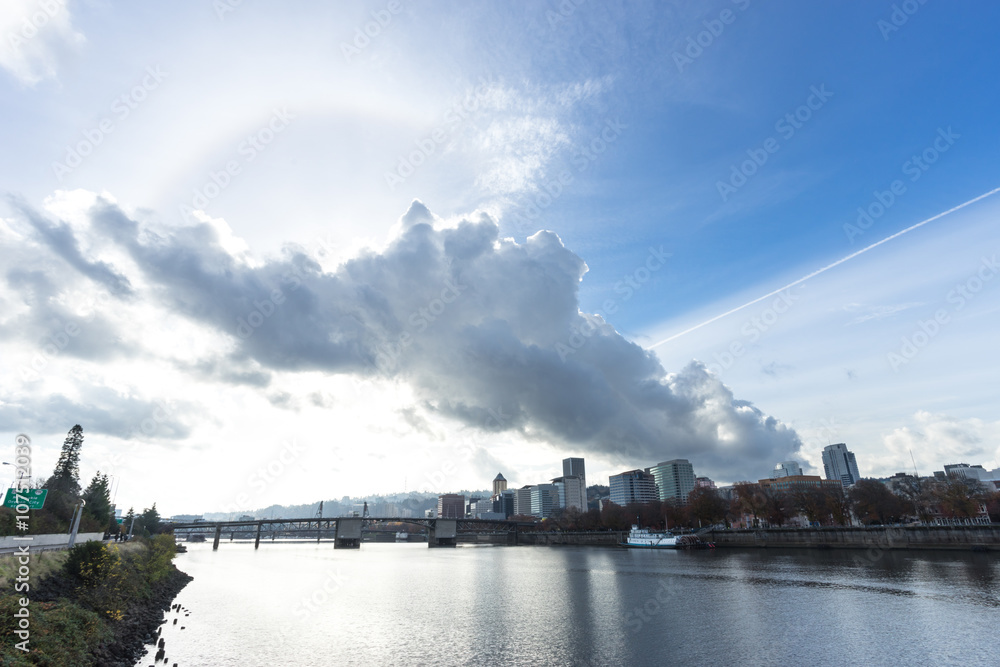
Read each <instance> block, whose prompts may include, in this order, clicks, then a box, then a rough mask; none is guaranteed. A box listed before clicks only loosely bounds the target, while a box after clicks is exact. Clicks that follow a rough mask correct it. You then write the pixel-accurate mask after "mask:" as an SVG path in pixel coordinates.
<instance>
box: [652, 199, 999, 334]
mask: <svg viewBox="0 0 1000 667" xmlns="http://www.w3.org/2000/svg"><path fill="white" fill-rule="evenodd" d="M998 192H1000V188H993V189H992V190H990V191H989V192H987V193H985V194H981V195H979V196H978V197H976V198H974V199H970V200H969V201H967V202H965V203H964V204H959V205H958V206H955V207H954V208H949V209H948V210H947V211H945V212H943V213H938V214H937V215H935V216H934V217H931V218H927V219H926V220H922V221H921V222H918V223H917V224H915V225H911V226H909V227H907V228H906V229H904V230H902V231H898V232H896V233H895V234H893V235H892V236H887V237H885V238H884V239H882V240H881V241H876V242H875V243H873V244H871V245H870V246H867V247H864V248H862V249H861V250H858V251H857V252H852V253H851V254H850V255H848V256H847V257H842V258H840V259H838V260H837V261H836V262H834V263H832V264H827V265H826V266H824V267H823V268H822V269H817V270H815V271H813V272H812V273H810V274H809V275H807V276H802V277H801V278H799V279H798V280H796V281H795V282H791V283H788V284H787V285H785V286H784V287H779V288H778V289H776V290H774V291H773V292H768V293H767V294H765V295H764V296H759V297H757V298H756V299H754V300H753V301H747V302H746V303H744V304H743V305H742V306H737V307H736V308H733V309H731V310H727V311H726V312H724V313H722V314H721V315H716V316H715V317H713V318H711V319H708V320H705V321H704V322H702V323H701V324H696V325H695V326H693V327H691V328H690V329H685V330H684V331H681V332H680V333H676V334H674V335H673V336H671V337H670V338H664V339H663V340H661V341H660V342H659V343H654V344H653V345H650V346H649V347H648V348H647V349H649V350H652V349H653V348H654V347H659V346H660V345H663V344H664V343H669V342H670V341H672V340H675V339H677V338H680V337H681V336H684V335H686V334H689V333H691V332H692V331H697V330H698V329H700V328H702V327H703V326H705V325H708V324H711V323H712V322H715V321H716V320H721V319H722V318H723V317H726V316H727V315H732V314H733V313H735V312H738V311H740V310H743V309H744V308H746V307H747V306H752V305H754V304H755V303H758V302H760V301H763V300H764V299H766V298H768V297H772V296H774V295H775V294H778V293H780V292H784V291H785V290H786V289H788V288H789V287H795V286H796V285H798V284H800V283H804V282H805V281H807V280H809V279H810V278H813V277H815V276H818V275H819V274H821V273H824V272H826V271H829V270H830V269H832V268H833V267H835V266H840V265H841V264H843V263H844V262H846V261H848V260H851V259H854V258H855V257H857V256H858V255H860V254H862V253H866V252H868V251H869V250H871V249H872V248H877V247H878V246H880V245H882V244H883V243H888V242H889V241H891V240H893V239H894V238H897V237H899V236H902V235H903V234H906V233H908V232H912V231H913V230H914V229H916V228H917V227H923V226H924V225H926V224H927V223H929V222H934V221H935V220H937V219H939V218H943V217H944V216H946V215H948V214H949V213H954V212H955V211H957V210H959V209H963V208H965V207H966V206H969V205H970V204H975V203H976V202H977V201H979V200H980V199H986V198H987V197H989V196H991V195H995V194H996V193H998Z"/></svg>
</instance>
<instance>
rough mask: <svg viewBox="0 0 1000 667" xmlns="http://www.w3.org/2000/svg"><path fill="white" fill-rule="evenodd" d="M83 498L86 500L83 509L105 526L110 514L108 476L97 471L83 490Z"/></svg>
mask: <svg viewBox="0 0 1000 667" xmlns="http://www.w3.org/2000/svg"><path fill="white" fill-rule="evenodd" d="M83 499H84V500H85V501H87V505H86V507H85V509H84V511H85V512H86V513H87V514H89V515H90V516H92V517H93V518H94V520H95V521H96V522H97V523H99V524H100V525H101V526H107V525H108V521H109V520H108V517H109V516H110V515H111V485H110V483H109V482H108V476H107V475H102V474H101V472H100V471H98V472H97V474H96V475H94V479H92V480H90V486H88V487H87V490H86V491H84V492H83Z"/></svg>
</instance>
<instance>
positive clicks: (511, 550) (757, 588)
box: [137, 542, 1000, 667]
mask: <svg viewBox="0 0 1000 667" xmlns="http://www.w3.org/2000/svg"><path fill="white" fill-rule="evenodd" d="M187 546H188V549H189V551H188V553H185V554H180V555H179V556H178V557H177V561H176V563H177V566H178V567H179V568H180V569H181V570H183V571H185V572H187V573H188V574H191V575H192V576H194V581H192V582H191V583H190V584H189V585H188V586H187V587H186V588H185V589H184V590H183V591H181V593H180V595H179V596H178V597H177V599H176V600H175V602H176V603H179V604H180V605H182V606H183V608H184V610H183V611H180V612H175V611H171V612H169V613H167V614H166V617H167V624H166V625H165V626H164V632H163V637H164V639H165V649H166V657H167V664H169V665H173V664H174V663H177V664H178V665H179V667H193V666H211V667H221V666H225V665H234V666H235V665H239V666H241V667H243V666H246V665H280V666H303V667H305V666H316V667H319V666H321V665H322V666H324V667H325V666H327V665H378V666H382V665H736V664H739V665H838V666H840V665H865V666H869V665H899V664H922V665H945V664H961V665H997V664H1000V658H998V654H1000V635H998V628H1000V558H997V556H995V555H992V554H980V553H967V552H955V553H950V552H931V551H908V552H879V551H870V552H865V551H840V550H829V551H817V550H805V549H796V550H791V549H789V550H784V549H760V550H749V549H747V550H743V549H725V550H723V549H719V550H716V551H639V550H626V549H616V548H601V547H472V546H469V547H465V546H459V547H457V548H453V549H446V548H445V549H428V548H427V545H426V544H377V543H365V544H363V545H362V547H361V549H360V550H346V549H342V550H334V549H333V545H332V544H330V543H324V544H321V545H319V546H317V545H316V544H315V543H311V544H310V543H297V544H289V543H284V544H282V543H270V542H264V543H262V544H261V548H260V549H259V550H257V551H254V549H253V546H252V544H247V543H226V542H223V543H222V544H221V546H220V548H219V550H218V551H216V552H213V551H212V548H211V545H210V544H189V545H187ZM185 614H190V615H185ZM175 619H176V620H177V623H176V624H174V623H173V621H174V620H175ZM182 627H183V630H182V629H181V628H182ZM152 664H153V657H152V655H150V656H149V657H146V658H144V659H143V660H140V661H139V662H138V663H137V665H140V666H145V665H152ZM159 664H163V663H159Z"/></svg>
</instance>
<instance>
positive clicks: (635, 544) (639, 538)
mask: <svg viewBox="0 0 1000 667" xmlns="http://www.w3.org/2000/svg"><path fill="white" fill-rule="evenodd" d="M622 546H623V547H631V548H634V549H676V548H677V536H676V535H673V534H672V533H670V532H663V533H660V532H653V531H651V530H649V529H648V528H640V527H639V526H636V525H633V526H632V531H631V532H630V533H629V534H628V538H626V540H625V541H624V542H622Z"/></svg>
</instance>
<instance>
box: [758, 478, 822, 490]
mask: <svg viewBox="0 0 1000 667" xmlns="http://www.w3.org/2000/svg"><path fill="white" fill-rule="evenodd" d="M757 483H758V484H760V486H761V488H764V489H773V490H775V491H794V490H795V489H804V488H808V487H814V488H818V489H829V488H833V489H839V488H840V486H841V484H840V482H839V481H837V480H835V479H822V478H821V477H820V476H819V475H786V476H785V477H771V478H769V479H761V480H758V481H757Z"/></svg>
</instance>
